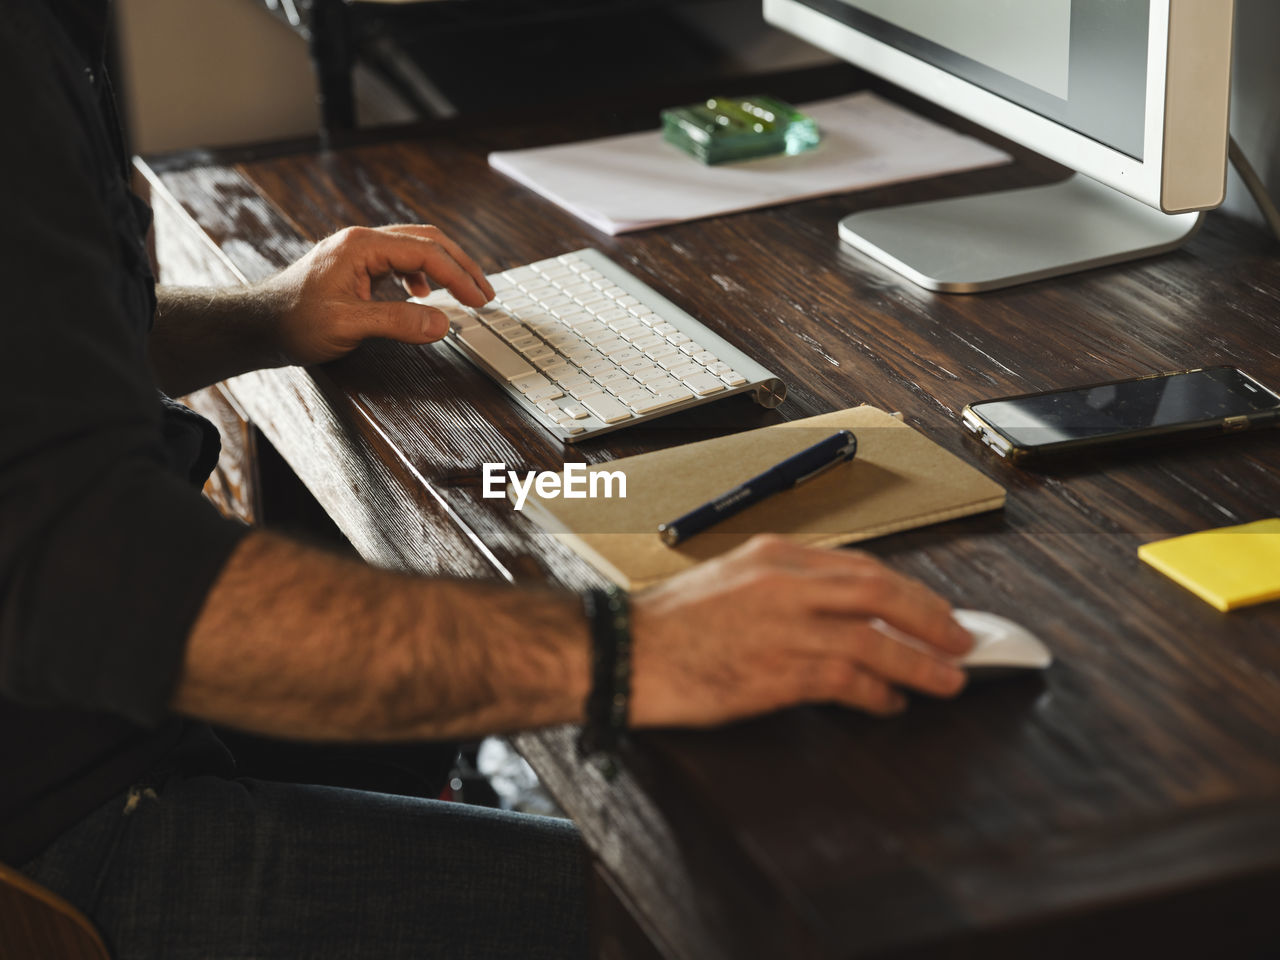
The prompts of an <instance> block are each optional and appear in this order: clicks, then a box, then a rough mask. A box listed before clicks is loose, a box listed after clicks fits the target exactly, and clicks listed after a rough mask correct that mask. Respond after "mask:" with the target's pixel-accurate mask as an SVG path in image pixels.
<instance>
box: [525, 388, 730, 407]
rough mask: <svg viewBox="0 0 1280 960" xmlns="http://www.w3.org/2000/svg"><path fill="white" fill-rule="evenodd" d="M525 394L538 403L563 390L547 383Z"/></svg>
mask: <svg viewBox="0 0 1280 960" xmlns="http://www.w3.org/2000/svg"><path fill="white" fill-rule="evenodd" d="M720 389H722V390H723V389H724V388H723V387H721V388H720ZM525 396H526V397H528V398H529V399H530V400H531V401H532V402H534V403H538V402H540V401H542V400H557V399H559V398H560V397H563V396H564V391H563V390H561V389H560V388H559V387H556V386H552V385H551V384H549V383H548V384H547V385H546V386H545V387H534V388H533V389H532V390H530V391H529V392H528V393H526V394H525Z"/></svg>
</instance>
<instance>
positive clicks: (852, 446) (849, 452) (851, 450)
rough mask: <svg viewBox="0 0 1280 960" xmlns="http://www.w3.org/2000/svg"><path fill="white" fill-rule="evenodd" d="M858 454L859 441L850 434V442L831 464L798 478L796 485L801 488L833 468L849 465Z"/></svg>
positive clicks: (841, 449)
mask: <svg viewBox="0 0 1280 960" xmlns="http://www.w3.org/2000/svg"><path fill="white" fill-rule="evenodd" d="M841 432H844V431H841ZM857 452H858V440H857V438H856V437H854V436H853V435H852V434H850V435H849V441H848V442H847V443H846V444H845V445H844V446H843V447H841V448H840V449H839V450H837V451H836V454H835V456H834V457H833V458H832V459H831V462H830V463H824V464H823V465H822V466H820V467H818V469H816V470H811V471H809V472H808V473H806V474H805V475H804V476H803V477H797V478H796V482H795V485H796V486H799V485H800V484H802V483H804V482H805V481H807V480H812V479H813V478H814V477H816V476H819V475H821V474H824V473H826V472H827V471H828V470H830V469H831V468H832V467H838V466H840V464H842V463H848V462H849V461H850V460H852V459H853V457H854V455H855V454H856V453H857Z"/></svg>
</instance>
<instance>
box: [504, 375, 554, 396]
mask: <svg viewBox="0 0 1280 960" xmlns="http://www.w3.org/2000/svg"><path fill="white" fill-rule="evenodd" d="M511 385H512V386H513V387H515V388H516V389H517V390H519V391H520V392H521V393H528V392H529V391H530V390H537V389H538V388H539V387H549V386H551V384H550V383H549V382H548V380H547V378H546V377H542V376H539V375H538V374H536V373H528V374H525V375H524V376H522V377H516V378H515V379H514V380H512V381H511Z"/></svg>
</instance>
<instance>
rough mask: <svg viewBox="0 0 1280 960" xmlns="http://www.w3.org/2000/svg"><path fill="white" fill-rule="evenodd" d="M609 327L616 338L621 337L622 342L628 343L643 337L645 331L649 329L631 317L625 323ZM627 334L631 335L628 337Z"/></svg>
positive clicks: (621, 322) (612, 324) (613, 324)
mask: <svg viewBox="0 0 1280 960" xmlns="http://www.w3.org/2000/svg"><path fill="white" fill-rule="evenodd" d="M609 326H610V328H611V329H613V330H614V331H616V332H617V334H618V336H620V337H622V339H623V340H628V341H630V340H634V339H635V338H636V337H643V336H644V335H645V331H647V330H648V329H649V328H648V327H646V326H645V325H644V324H643V323H638V322H636V318H635V317H631V318H630V319H629V320H627V321H619V322H617V323H611V324H609ZM627 334H631V336H629V337H628V336H627Z"/></svg>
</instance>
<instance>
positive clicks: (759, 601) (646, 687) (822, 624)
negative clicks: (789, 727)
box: [631, 537, 973, 726]
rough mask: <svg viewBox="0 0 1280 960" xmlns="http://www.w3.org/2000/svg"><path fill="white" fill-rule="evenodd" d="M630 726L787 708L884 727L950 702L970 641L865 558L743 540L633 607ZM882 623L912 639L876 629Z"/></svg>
mask: <svg viewBox="0 0 1280 960" xmlns="http://www.w3.org/2000/svg"><path fill="white" fill-rule="evenodd" d="M634 610H635V616H634V635H635V646H634V669H633V674H632V702H631V722H632V723H633V724H635V725H636V726H654V725H661V726H665V725H678V726H708V725H711V724H716V723H723V722H727V721H730V720H734V719H737V718H739V717H745V716H750V715H752V714H756V713H763V712H767V711H770V710H774V709H777V708H780V707H784V706H789V705H791V704H796V703H822V702H830V703H842V704H845V705H847V706H851V707H856V708H858V709H861V710H865V711H867V712H869V713H874V714H880V715H885V716H887V715H891V714H894V713H898V712H900V711H901V710H903V709H904V708H905V707H906V702H907V701H906V698H905V696H904V695H903V693H902V690H900V689H899V688H905V689H911V690H916V691H919V692H922V693H927V694H930V695H933V696H939V697H950V696H954V695H955V694H956V693H958V692H959V691H960V690H961V689H962V688H963V686H964V682H965V674H964V672H963V671H962V670H961V669H959V668H958V667H956V666H955V665H954V663H953V660H954V659H955V658H956V657H959V656H961V655H963V654H964V653H966V652H967V651H968V650H969V649H970V647H971V646H972V644H973V641H972V638H971V637H970V636H969V635H968V634H967V633H966V632H965V631H964V630H963V629H962V628H960V627H959V626H958V625H957V624H956V623H955V622H954V621H953V620H952V619H951V608H950V606H949V604H947V602H946V601H944V600H943V599H942V598H941V597H939V596H937V595H936V594H935V593H933V592H932V591H930V590H929V589H928V588H927V587H925V586H924V585H923V584H921V583H919V582H918V581H915V580H911V579H909V578H907V577H904V576H902V575H901V574H898V573H895V572H894V571H892V570H890V569H889V568H887V567H886V566H884V565H883V564H882V563H880V562H879V561H878V560H876V559H875V558H873V557H871V556H869V555H867V554H862V553H856V552H852V551H843V550H842V551H834V550H818V549H814V548H810V547H802V546H798V545H796V544H793V543H790V542H789V541H786V540H783V539H781V538H777V537H756V538H754V539H753V540H751V541H750V542H749V543H747V544H745V545H744V546H742V547H740V548H739V549H737V550H735V551H733V552H732V553H729V554H726V555H725V556H723V557H721V558H718V559H716V560H712V561H710V562H708V563H704V564H702V565H700V566H699V567H697V568H695V569H693V570H690V571H689V572H688V573H686V574H684V575H682V576H680V577H676V578H674V579H673V580H670V581H668V582H667V583H665V584H663V585H661V586H659V587H656V588H654V589H653V590H650V591H648V592H646V593H643V594H641V595H639V596H637V597H636V599H635V601H634ZM875 620H882V621H884V622H885V623H887V624H889V625H891V626H892V627H894V628H896V629H897V630H899V631H901V632H903V633H905V634H908V635H910V636H913V637H916V638H918V640H919V643H918V644H916V645H912V644H908V643H904V642H903V641H901V640H899V639H895V638H894V637H892V636H890V634H889V633H888V632H884V631H881V630H878V629H876V627H875V625H874V623H873V621H875Z"/></svg>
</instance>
